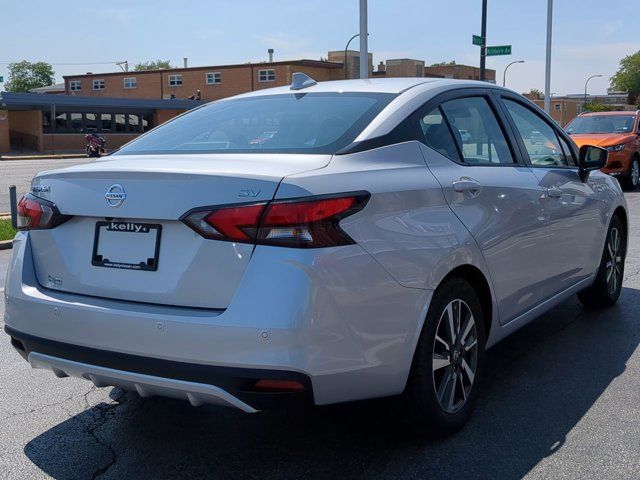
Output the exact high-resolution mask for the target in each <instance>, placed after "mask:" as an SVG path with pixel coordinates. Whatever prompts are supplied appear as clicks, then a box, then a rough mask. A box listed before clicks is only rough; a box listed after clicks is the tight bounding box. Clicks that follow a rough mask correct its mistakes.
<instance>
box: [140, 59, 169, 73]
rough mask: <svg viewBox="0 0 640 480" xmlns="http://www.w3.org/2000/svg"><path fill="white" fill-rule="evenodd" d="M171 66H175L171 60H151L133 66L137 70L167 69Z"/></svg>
mask: <svg viewBox="0 0 640 480" xmlns="http://www.w3.org/2000/svg"><path fill="white" fill-rule="evenodd" d="M169 68H173V67H172V66H171V62H170V61H169V60H155V61H154V60H151V61H146V62H141V63H138V64H136V66H135V67H133V69H134V70H135V71H136V72H143V71H145V70H166V69H169Z"/></svg>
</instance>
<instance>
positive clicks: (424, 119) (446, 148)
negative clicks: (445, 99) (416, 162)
mask: <svg viewBox="0 0 640 480" xmlns="http://www.w3.org/2000/svg"><path fill="white" fill-rule="evenodd" d="M420 129H421V130H422V134H423V135H424V141H425V143H426V144H427V145H428V146H429V147H431V148H432V149H434V150H435V151H436V152H438V153H440V154H441V155H444V156H445V157H447V158H449V159H451V160H454V161H456V162H460V161H461V158H460V153H459V152H458V148H457V147H456V144H455V140H454V139H453V135H452V134H451V130H450V129H449V126H448V125H447V122H446V121H445V119H444V117H443V116H442V112H441V111H440V108H439V107H438V108H435V109H433V110H431V111H430V112H429V113H427V114H426V115H424V116H421V118H420Z"/></svg>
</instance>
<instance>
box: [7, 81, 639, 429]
mask: <svg viewBox="0 0 640 480" xmlns="http://www.w3.org/2000/svg"><path fill="white" fill-rule="evenodd" d="M532 130H535V131H537V132H538V133H539V135H540V136H541V137H544V141H545V143H547V144H552V145H553V146H554V148H553V149H549V151H548V153H545V154H544V155H543V157H544V158H541V157H540V155H538V154H537V153H536V156H535V157H533V158H531V157H530V154H529V150H528V149H530V145H531V142H529V141H527V140H528V139H527V138H525V136H526V132H531V131H532ZM465 132H466V133H465ZM465 138H466V139H467V141H466V143H465V144H464V148H463V142H464V139H465ZM255 139H260V141H255ZM471 139H473V142H476V143H469V142H471ZM606 155H607V154H606V150H603V149H600V148H597V147H589V146H584V147H582V148H581V149H580V151H578V149H577V148H576V146H575V145H574V144H573V142H572V141H571V140H570V138H569V137H567V135H566V134H565V133H564V132H563V131H562V130H561V129H560V128H559V127H558V126H557V125H556V124H555V123H554V122H553V120H551V119H550V118H549V117H548V116H546V115H545V114H544V113H543V112H542V111H541V110H540V109H539V108H537V107H536V106H535V105H533V104H532V103H531V102H529V101H528V100H526V99H525V98H523V97H521V96H520V95H517V94H515V93H513V92H511V91H509V90H506V89H504V88H500V87H497V86H494V85H489V84H486V83H479V82H471V81H455V80H428V79H423V78H413V79H381V80H353V81H338V82H326V83H317V84H316V82H315V81H313V80H312V79H310V78H309V77H307V76H306V75H304V74H295V75H294V82H293V85H291V87H281V88H274V89H268V90H260V91H259V92H252V93H249V94H246V95H240V96H237V97H233V98H229V99H225V100H221V101H217V102H213V103H210V104H208V105H205V106H203V107H201V108H197V109H195V110H193V111H191V112H190V113H187V114H185V115H182V116H180V117H178V118H176V119H175V120H172V121H170V122H168V123H166V124H163V125H161V126H159V127H157V128H155V129H154V130H152V131H151V132H149V133H147V134H145V135H143V136H141V137H139V138H138V139H136V140H135V141H133V142H131V143H129V144H128V145H126V146H125V147H123V148H122V149H121V150H120V151H119V152H117V153H115V154H113V155H111V156H108V157H105V158H103V159H100V160H98V161H96V162H94V163H91V164H88V165H82V166H76V167H71V168H67V169H62V170H54V171H49V172H43V173H41V174H39V175H38V176H37V177H36V178H35V179H34V180H33V184H32V193H30V194H28V195H26V196H25V197H24V198H23V199H22V200H21V201H20V205H19V214H20V216H19V221H20V229H21V231H20V232H19V233H18V235H17V236H16V239H15V242H14V250H13V258H12V260H11V264H10V268H9V274H8V279H7V282H6V288H5V293H4V295H5V297H6V311H5V325H6V327H5V329H6V332H7V333H8V335H9V336H10V338H11V342H12V344H13V346H14V347H15V348H16V350H17V351H18V352H19V353H20V354H21V355H22V356H23V357H24V358H25V359H27V360H28V361H29V363H30V364H31V365H32V366H33V367H35V368H46V369H50V370H52V371H53V372H54V373H55V374H56V375H57V376H58V377H65V376H75V377H80V378H84V379H87V380H89V381H91V382H93V383H94V384H96V385H97V386H100V387H102V386H108V385H115V386H119V387H122V388H125V389H128V390H133V391H137V392H138V393H139V394H140V395H142V396H150V395H165V396H169V397H177V398H183V399H186V400H188V401H190V402H191V403H192V404H193V405H200V404H203V403H214V404H221V405H227V406H233V407H236V408H239V409H241V410H243V411H245V412H255V411H258V410H262V409H266V408H272V407H275V406H288V405H292V404H298V403H301V404H308V405H314V404H315V405H325V404H331V403H337V402H347V401H352V400H361V399H368V398H374V397H392V396H396V397H397V398H398V400H399V402H398V408H397V410H396V414H397V416H398V421H402V422H404V423H405V424H406V425H407V426H409V427H410V428H413V429H415V430H418V431H422V432H425V431H432V432H439V433H449V432H452V431H455V430H457V429H459V428H460V427H462V425H463V424H464V423H465V422H466V420H467V419H468V418H469V416H470V414H471V411H472V409H473V405H474V402H475V400H476V397H477V395H478V385H479V382H480V380H481V379H482V377H483V374H484V371H483V369H484V363H485V362H484V352H485V350H486V349H487V348H489V347H491V346H493V345H495V344H496V343H497V342H498V341H500V340H501V339H503V338H504V337H506V336H507V335H509V334H511V333H513V332H514V331H516V330H518V329H519V328H520V327H522V326H523V325H525V324H527V323H528V322H530V321H531V320H533V319H534V318H535V317H537V316H539V315H540V314H542V313H544V312H545V311H547V310H549V309H550V308H552V307H553V306H554V305H557V304H558V303H559V302H561V301H563V300H564V299H566V298H567V297H569V296H571V295H573V294H576V293H577V294H578V296H579V298H580V300H582V302H583V303H585V304H587V305H589V306H592V307H606V306H609V305H612V304H613V303H615V302H616V300H617V299H618V296H619V295H620V289H621V282H622V278H623V269H624V258H625V254H626V241H627V240H626V235H627V209H626V204H625V200H624V197H623V195H622V192H621V190H620V187H619V185H618V182H617V181H616V180H615V179H613V178H611V177H609V176H607V175H604V174H602V173H600V172H598V169H599V168H601V167H602V166H603V165H604V163H605V161H606ZM514 381H517V379H516V380H514Z"/></svg>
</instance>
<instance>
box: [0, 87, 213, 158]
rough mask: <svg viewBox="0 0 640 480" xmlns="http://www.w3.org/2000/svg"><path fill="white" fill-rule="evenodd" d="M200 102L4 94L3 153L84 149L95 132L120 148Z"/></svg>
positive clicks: (0, 105)
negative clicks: (88, 137) (89, 137)
mask: <svg viewBox="0 0 640 480" xmlns="http://www.w3.org/2000/svg"><path fill="white" fill-rule="evenodd" d="M200 104H202V102H197V101H193V100H178V99H176V100H162V99H141V98H138V99H136V98H112V97H100V98H95V97H83V96H73V95H47V94H40V93H7V92H3V93H2V94H1V95H0V153H5V152H9V151H11V150H16V151H35V152H51V153H55V152H70V151H73V152H82V151H84V147H85V145H86V140H85V138H84V136H85V135H86V134H87V133H97V134H99V135H101V136H103V137H106V139H107V148H108V149H109V150H113V149H117V148H119V147H121V146H122V145H124V144H125V143H127V142H129V141H131V140H133V139H134V138H135V137H137V136H138V135H140V134H141V133H144V132H146V131H147V130H149V129H151V128H153V127H154V126H156V125H159V124H161V123H163V122H166V121H167V120H169V119H170V118H173V117H175V116H176V115H178V114H180V113H182V112H185V111H186V110H189V109H190V108H194V107H196V106H198V105H200Z"/></svg>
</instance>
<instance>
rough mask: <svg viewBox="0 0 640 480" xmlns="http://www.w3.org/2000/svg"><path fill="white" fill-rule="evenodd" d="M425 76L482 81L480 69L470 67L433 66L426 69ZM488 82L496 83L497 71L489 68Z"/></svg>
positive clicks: (486, 72)
mask: <svg viewBox="0 0 640 480" xmlns="http://www.w3.org/2000/svg"><path fill="white" fill-rule="evenodd" d="M424 73H425V76H427V77H429V76H438V77H440V76H441V77H444V78H456V79H458V80H480V69H479V68H478V67H472V66H470V65H458V64H452V65H431V66H430V67H424ZM485 76H486V80H487V81H488V82H491V83H496V71H495V70H492V69H490V68H487V69H486V71H485Z"/></svg>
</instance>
